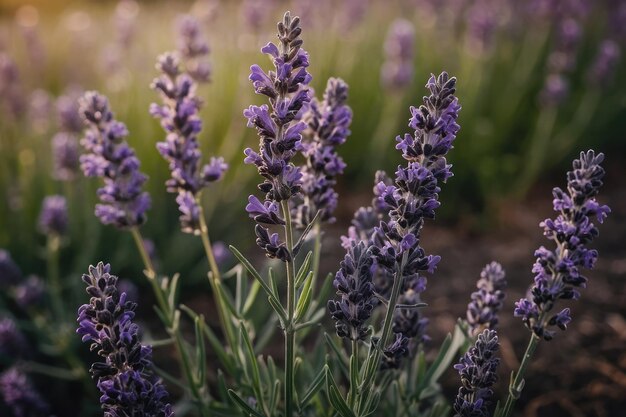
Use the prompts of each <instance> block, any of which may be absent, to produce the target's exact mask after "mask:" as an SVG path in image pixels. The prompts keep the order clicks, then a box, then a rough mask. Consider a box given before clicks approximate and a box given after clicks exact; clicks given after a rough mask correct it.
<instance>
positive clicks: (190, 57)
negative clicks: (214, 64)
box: [178, 15, 211, 83]
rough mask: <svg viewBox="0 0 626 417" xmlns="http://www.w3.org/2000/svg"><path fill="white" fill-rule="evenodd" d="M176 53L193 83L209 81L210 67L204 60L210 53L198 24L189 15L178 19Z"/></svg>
mask: <svg viewBox="0 0 626 417" xmlns="http://www.w3.org/2000/svg"><path fill="white" fill-rule="evenodd" d="M178 52H179V53H180V57H181V60H182V61H183V62H184V64H185V71H186V72H187V74H189V76H191V78H193V79H194V81H196V82H198V83H206V82H209V81H210V79H211V65H210V64H209V62H208V61H207V59H206V57H207V55H208V54H209V52H210V49H209V45H208V44H207V43H206V41H205V40H204V38H203V36H202V30H201V29H200V23H199V22H198V20H197V19H196V18H194V17H193V16H191V15H184V16H181V17H180V18H179V19H178Z"/></svg>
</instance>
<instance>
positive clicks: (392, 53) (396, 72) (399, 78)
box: [380, 19, 415, 89]
mask: <svg viewBox="0 0 626 417" xmlns="http://www.w3.org/2000/svg"><path fill="white" fill-rule="evenodd" d="M384 52H385V62H384V63H383V66H382V68H381V71H380V75H381V80H382V83H383V85H384V86H385V87H388V88H392V89H402V88H403V87H406V86H408V85H409V84H411V81H412V80H413V57H414V55H415V27H414V26H413V23H411V22H409V21H408V20H405V19H397V20H395V21H394V22H393V23H392V24H391V27H390V28H389V32H388V33H387V39H386V40H385V48H384Z"/></svg>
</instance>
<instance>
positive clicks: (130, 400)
mask: <svg viewBox="0 0 626 417" xmlns="http://www.w3.org/2000/svg"><path fill="white" fill-rule="evenodd" d="M110 270H111V266H110V265H109V264H106V265H105V264H103V263H102V262H100V263H98V265H97V266H95V267H94V266H90V267H89V273H88V274H84V275H83V277H82V279H83V281H84V282H85V283H86V284H87V294H89V295H90V296H91V298H90V300H89V304H83V305H82V306H81V307H80V309H79V310H78V319H77V322H78V324H79V326H78V329H77V330H76V332H77V333H78V334H80V335H81V336H82V340H83V342H91V345H90V350H92V351H93V350H97V351H98V355H99V356H101V357H102V358H103V359H104V360H103V361H101V362H94V364H93V365H92V366H91V371H90V372H91V375H92V377H93V378H94V379H96V380H97V385H98V389H99V390H100V392H101V393H102V396H101V397H100V403H101V405H102V410H103V411H104V415H105V416H107V417H108V416H110V417H116V416H119V417H121V416H157V417H172V416H173V415H174V413H173V411H172V407H171V405H170V404H169V403H168V402H167V396H168V394H167V391H166V390H165V387H164V385H163V383H162V382H161V380H160V379H158V378H157V377H156V376H155V375H154V371H153V369H152V366H153V365H152V348H151V347H150V346H146V345H142V344H141V343H140V341H139V334H138V332H139V326H137V325H136V324H135V323H133V318H134V317H135V312H134V311H135V308H136V304H134V303H132V302H130V301H127V299H126V293H124V292H122V293H120V292H119V291H118V289H117V280H118V279H117V277H116V276H115V275H111V274H110Z"/></svg>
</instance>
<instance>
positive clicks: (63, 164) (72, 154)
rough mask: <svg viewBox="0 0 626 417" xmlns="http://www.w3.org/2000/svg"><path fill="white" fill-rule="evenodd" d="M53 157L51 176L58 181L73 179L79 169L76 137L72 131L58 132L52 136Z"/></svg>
mask: <svg viewBox="0 0 626 417" xmlns="http://www.w3.org/2000/svg"><path fill="white" fill-rule="evenodd" d="M52 156H53V158H54V172H53V177H54V178H55V179H57V180H59V181H73V180H74V179H76V176H77V175H78V172H79V171H80V150H79V147H78V139H76V136H75V135H74V134H72V133H66V132H59V133H57V134H56V135H54V137H53V138H52Z"/></svg>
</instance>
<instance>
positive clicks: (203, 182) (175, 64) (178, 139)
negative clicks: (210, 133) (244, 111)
mask: <svg viewBox="0 0 626 417" xmlns="http://www.w3.org/2000/svg"><path fill="white" fill-rule="evenodd" d="M157 69H158V70H159V71H160V72H161V75H160V76H159V77H157V78H155V79H154V81H153V83H152V88H154V89H155V90H157V91H158V92H159V93H160V95H161V98H162V99H163V103H164V104H163V105H158V104H156V103H153V104H152V105H151V106H150V113H151V114H152V116H154V117H156V118H157V119H160V120H161V126H162V127H163V129H164V130H165V132H166V133H167V136H166V138H165V141H164V142H159V143H157V149H158V151H159V153H160V154H161V155H162V156H163V158H165V160H166V161H167V162H168V163H169V168H170V171H171V174H172V176H171V178H170V179H169V180H167V182H166V183H165V185H166V187H167V191H168V192H170V193H176V194H177V197H176V202H177V203H178V207H179V210H180V212H181V216H180V222H181V227H182V231H183V232H185V233H193V234H196V235H198V234H200V232H201V230H200V212H201V210H200V205H199V202H198V199H199V194H200V192H201V191H202V190H203V189H204V188H206V187H207V186H208V185H209V184H210V183H212V182H214V181H217V180H219V179H221V178H222V176H223V174H224V171H226V169H227V168H228V166H227V165H226V164H225V163H224V159H223V158H211V160H210V162H209V163H208V164H205V165H201V158H202V153H201V152H200V147H199V144H198V134H199V133H200V131H201V130H202V121H201V120H200V117H199V111H200V106H201V101H200V99H199V98H198V97H197V96H196V93H195V90H196V83H195V82H194V80H193V79H192V78H191V76H190V75H189V74H188V73H186V72H183V71H181V68H180V60H179V59H178V57H177V56H176V54H174V53H165V54H163V55H161V56H160V57H159V59H158V62H157Z"/></svg>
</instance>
